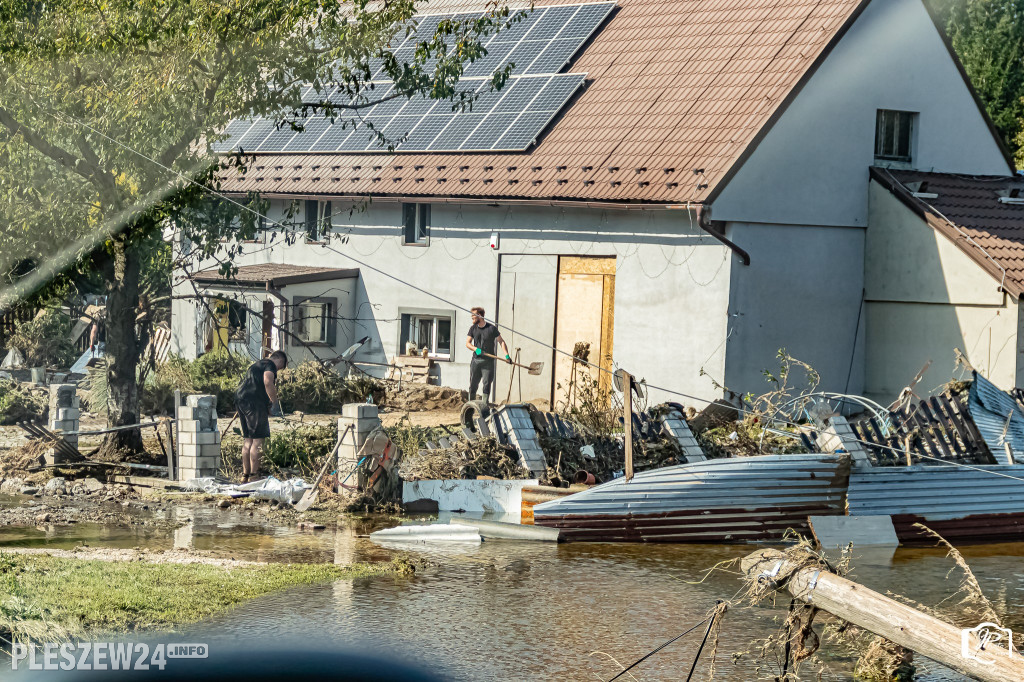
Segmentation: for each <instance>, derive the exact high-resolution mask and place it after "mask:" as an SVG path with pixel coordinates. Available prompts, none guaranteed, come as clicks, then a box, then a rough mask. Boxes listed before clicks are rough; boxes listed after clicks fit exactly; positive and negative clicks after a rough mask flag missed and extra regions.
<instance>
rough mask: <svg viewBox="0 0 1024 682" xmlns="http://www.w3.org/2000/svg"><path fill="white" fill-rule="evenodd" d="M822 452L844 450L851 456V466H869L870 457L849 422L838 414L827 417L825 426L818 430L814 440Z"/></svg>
mask: <svg viewBox="0 0 1024 682" xmlns="http://www.w3.org/2000/svg"><path fill="white" fill-rule="evenodd" d="M816 444H817V446H818V447H819V448H821V449H822V451H823V452H836V451H838V450H845V451H846V452H848V453H850V455H851V456H852V457H853V466H854V467H855V468H858V469H861V468H864V467H870V466H871V458H870V456H869V455H868V451H867V450H866V449H865V448H864V445H863V444H862V443H861V442H860V440H859V439H858V438H857V434H856V433H854V431H853V427H852V426H850V422H848V421H846V417H842V416H840V415H838V414H836V415H833V416H831V417H829V418H828V420H827V421H826V422H825V428H823V429H822V430H821V431H819V432H818V438H817V442H816Z"/></svg>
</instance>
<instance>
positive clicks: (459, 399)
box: [386, 383, 467, 412]
mask: <svg viewBox="0 0 1024 682" xmlns="http://www.w3.org/2000/svg"><path fill="white" fill-rule="evenodd" d="M466 399H467V394H466V392H465V391H460V390H458V389H455V388H448V387H447V386H431V385H428V384H410V383H405V384H402V386H401V389H399V386H398V384H397V383H389V384H388V387H387V398H386V401H387V406H388V408H389V409H392V410H398V411H402V410H410V411H417V412H419V411H431V410H459V409H461V408H462V405H463V403H465V402H466Z"/></svg>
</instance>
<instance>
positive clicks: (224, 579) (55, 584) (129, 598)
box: [0, 553, 411, 640]
mask: <svg viewBox="0 0 1024 682" xmlns="http://www.w3.org/2000/svg"><path fill="white" fill-rule="evenodd" d="M410 570H411V568H410V566H409V565H408V564H407V563H403V562H400V561H399V562H391V563H380V564H353V565H350V566H335V565H333V564H264V565H254V566H238V567H230V568H226V567H221V566H214V565H208V564H169V563H167V564H160V563H147V562H142V561H130V562H120V561H100V560H89V559H66V558H59V557H52V556H46V555H19V554H4V553H0V631H3V630H6V631H9V632H11V633H12V635H13V636H15V637H19V638H38V637H39V636H40V635H44V634H45V636H46V637H48V638H50V639H51V640H52V639H53V638H54V637H56V638H58V639H62V638H66V637H69V636H74V635H82V634H84V633H88V634H90V635H91V634H96V633H103V632H127V631H131V630H140V629H167V628H171V627H173V626H176V625H182V624H186V623H194V622H196V621H199V620H202V619H203V618H206V617H208V616H211V615H213V614H215V613H217V612H219V611H223V610H225V609H228V608H231V607H232V606H235V605H237V604H241V603H243V602H246V601H249V600H251V599H254V598H256V597H260V596H263V595H265V594H269V593H271V592H275V591H277V590H281V589H284V588H288V587H293V586H296V585H308V584H313V583H322V582H329V581H333V580H341V579H352V578H358V577H363V576H370V575H383V574H388V573H391V574H397V573H404V572H408V571H410Z"/></svg>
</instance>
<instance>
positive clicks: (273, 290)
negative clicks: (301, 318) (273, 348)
mask: <svg viewBox="0 0 1024 682" xmlns="http://www.w3.org/2000/svg"><path fill="white" fill-rule="evenodd" d="M267 293H268V294H270V295H271V296H273V297H274V298H277V299H279V300H280V301H281V320H280V321H279V323H278V324H277V347H278V348H284V334H283V333H282V331H281V329H282V325H283V323H284V313H285V311H286V310H287V305H288V299H287V298H285V296H284V294H282V293H281V290H280V289H278V288H277V287H275V286H274V281H273V280H267ZM270 328H271V329H273V328H274V324H273V323H271V325H270Z"/></svg>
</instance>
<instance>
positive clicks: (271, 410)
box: [235, 350, 288, 483]
mask: <svg viewBox="0 0 1024 682" xmlns="http://www.w3.org/2000/svg"><path fill="white" fill-rule="evenodd" d="M287 365H288V356H287V355H285V354H284V353H283V352H281V351H279V350H276V351H274V352H273V353H271V354H270V357H269V358H265V359H263V360H260V361H259V362H254V363H253V364H252V365H251V366H250V367H249V369H247V370H246V371H245V376H244V377H243V378H242V383H241V384H240V385H239V386H238V389H237V390H236V391H235V407H236V408H237V409H238V416H239V418H240V423H241V426H242V439H243V440H242V483H248V482H249V481H250V480H255V479H257V478H259V473H260V451H261V450H262V449H263V440H264V439H265V438H269V437H270V417H280V416H282V413H281V403H280V401H279V400H278V399H277V383H276V382H277V372H278V370H282V369H284V368H285V367H286V366H287Z"/></svg>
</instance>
